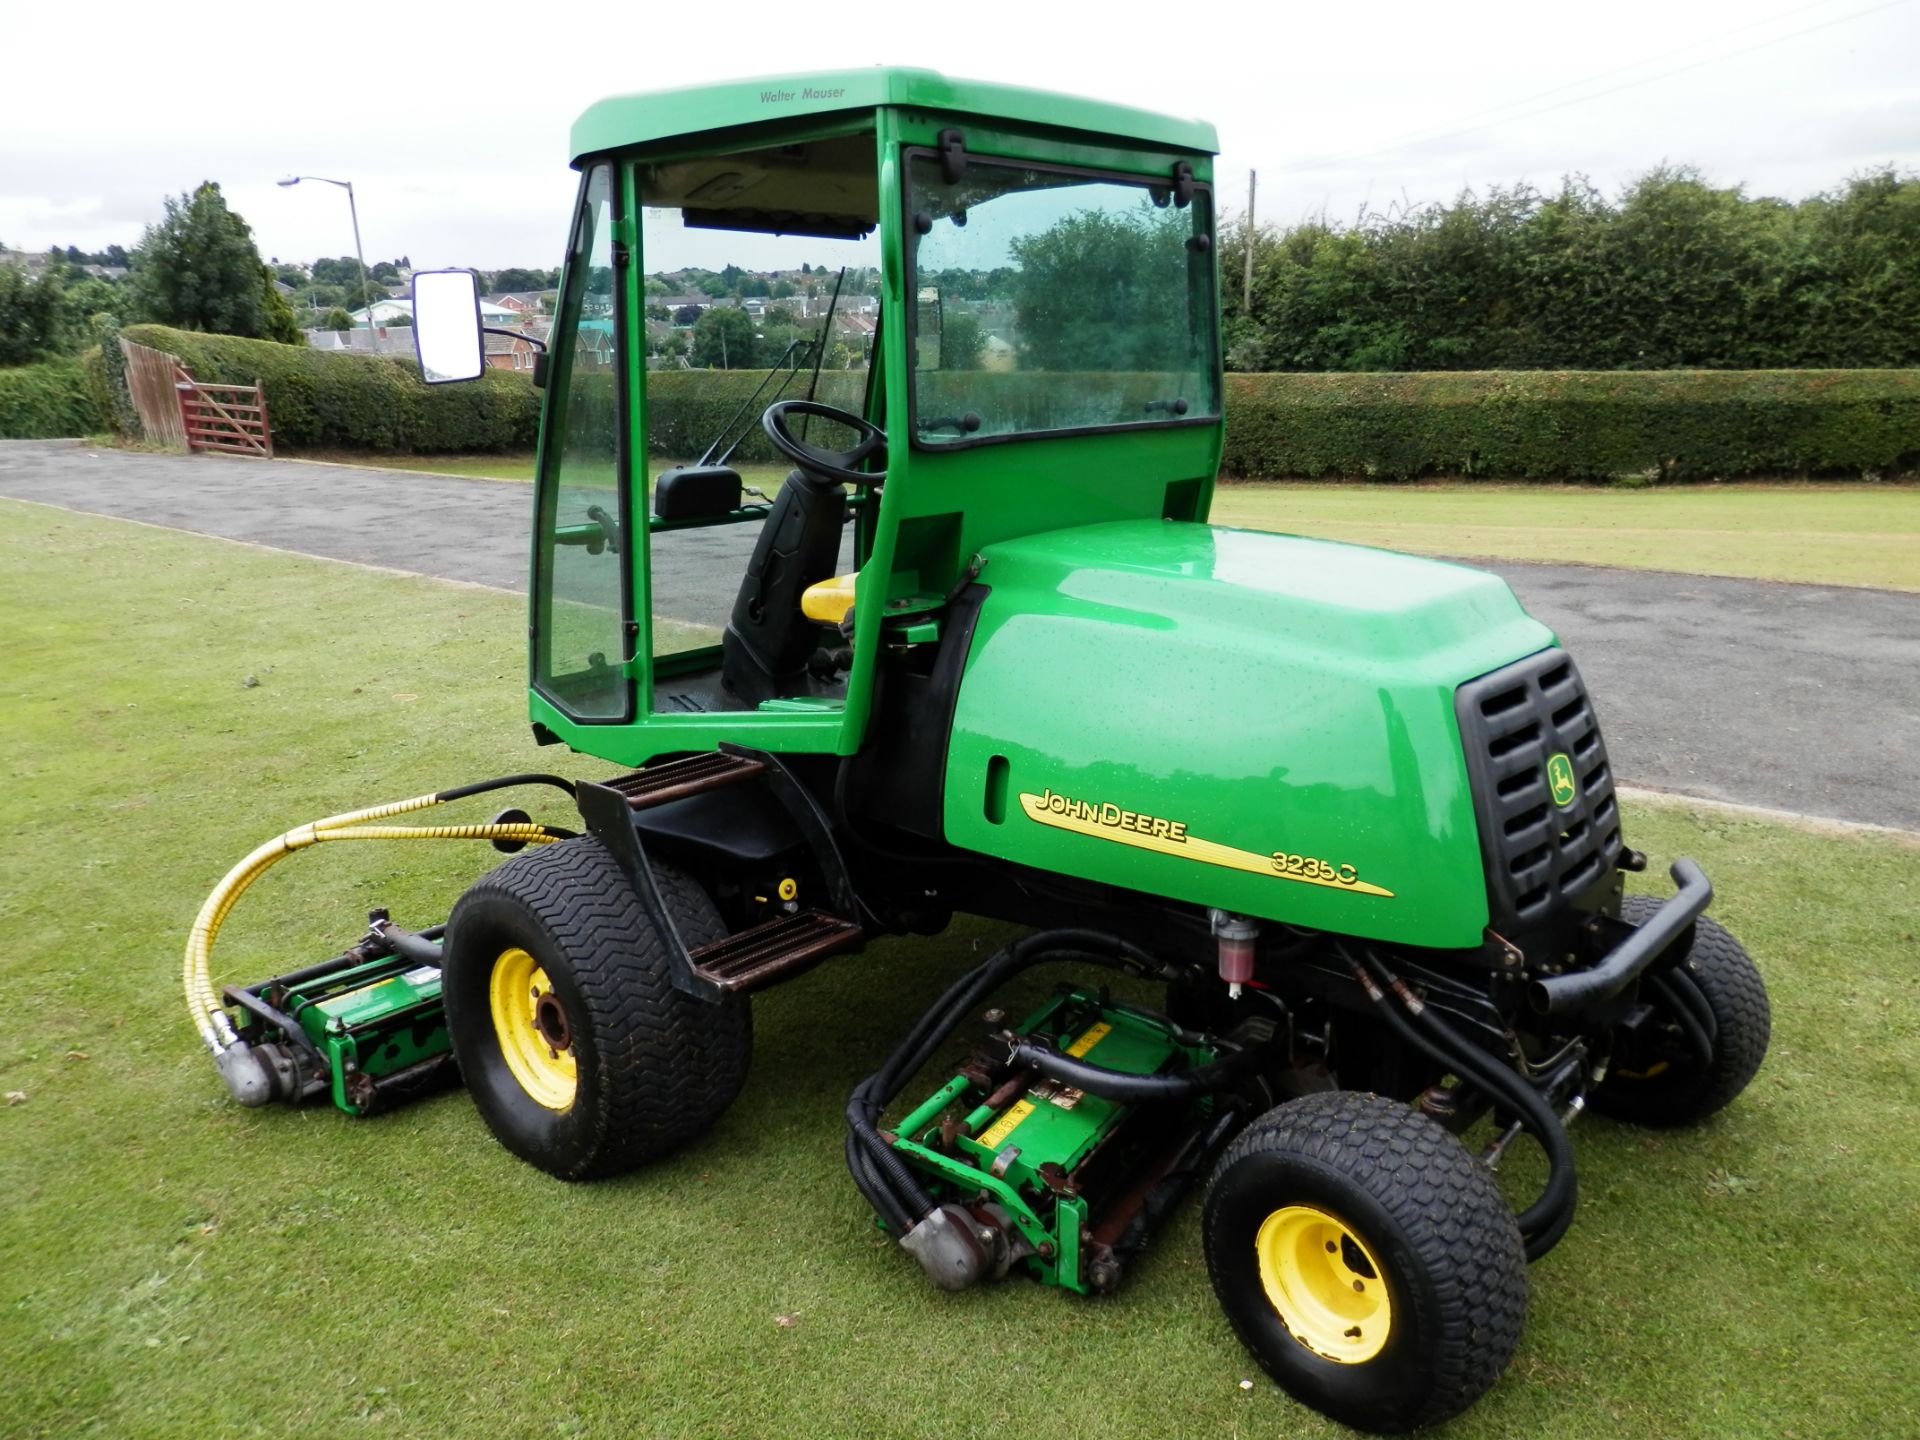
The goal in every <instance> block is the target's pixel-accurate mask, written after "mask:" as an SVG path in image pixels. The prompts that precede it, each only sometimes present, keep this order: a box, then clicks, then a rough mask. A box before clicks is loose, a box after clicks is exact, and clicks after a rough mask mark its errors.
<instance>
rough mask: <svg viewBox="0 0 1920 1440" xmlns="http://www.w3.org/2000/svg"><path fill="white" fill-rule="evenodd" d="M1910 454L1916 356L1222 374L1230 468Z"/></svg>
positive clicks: (1873, 472) (1509, 468)
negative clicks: (1875, 362)
mask: <svg viewBox="0 0 1920 1440" xmlns="http://www.w3.org/2000/svg"><path fill="white" fill-rule="evenodd" d="M1917 468H1920V371H1915V370H1737V371H1729V370H1637V371H1518V370H1489V371H1477V372H1460V373H1453V374H1448V373H1425V374H1405V375H1353V374H1343V375H1229V376H1228V377H1227V445H1226V455H1225V457H1224V460H1223V463H1222V466H1221V470H1222V473H1223V474H1225V475H1229V476H1235V477H1240V478H1246V479H1282V478H1295V479H1320V478H1340V479H1362V478H1364V479H1378V480H1408V479H1413V478H1416V477H1418V476H1423V475H1436V476H1459V477H1470V478H1476V479H1494V480H1506V479H1513V480H1606V479H1617V478H1622V477H1628V476H1637V477H1644V478H1646V479H1659V480H1727V479H1734V478H1737V477H1740V476H1849V477H1860V476H1868V477H1890V476H1895V475H1908V474H1912V473H1913V472H1914V471H1915V470H1916V469H1917Z"/></svg>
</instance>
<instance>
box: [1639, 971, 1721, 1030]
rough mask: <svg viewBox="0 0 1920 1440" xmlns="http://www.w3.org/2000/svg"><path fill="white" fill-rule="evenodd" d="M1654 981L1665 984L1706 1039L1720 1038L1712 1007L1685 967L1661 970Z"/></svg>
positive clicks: (1696, 981)
mask: <svg viewBox="0 0 1920 1440" xmlns="http://www.w3.org/2000/svg"><path fill="white" fill-rule="evenodd" d="M1654 978H1655V979H1656V980H1660V981H1663V982H1665V984H1666V985H1667V987H1668V988H1669V989H1670V990H1672V992H1673V998H1674V1000H1675V1001H1676V1002H1678V1003H1680V1004H1683V1005H1685V1006H1686V1007H1687V1008H1688V1009H1689V1010H1691V1011H1692V1012H1693V1018H1694V1019H1696V1020H1698V1021H1699V1022H1700V1028H1701V1029H1702V1030H1704V1031H1706V1032H1707V1039H1709V1040H1718V1039H1719V1038H1720V1022H1719V1021H1717V1020H1715V1019H1714V1017H1713V1006H1712V1005H1710V1004H1709V1003H1707V997H1706V994H1705V993H1704V992H1703V991H1702V990H1701V989H1700V982H1699V981H1698V980H1697V979H1695V978H1694V976H1693V974H1692V973H1691V972H1690V971H1688V970H1687V969H1686V968H1685V967H1683V966H1682V967H1676V968H1674V969H1672V970H1663V971H1661V972H1660V973H1659V974H1658V975H1657V976H1655V977H1654Z"/></svg>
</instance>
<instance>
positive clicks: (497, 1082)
mask: <svg viewBox="0 0 1920 1440" xmlns="http://www.w3.org/2000/svg"><path fill="white" fill-rule="evenodd" d="M653 870H654V878H655V880H656V881H657V883H658V885H659V889H660V898H661V899H662V900H663V901H664V902H665V904H666V906H667V909H668V911H669V913H670V914H671V915H672V916H673V920H674V924H675V925H676V926H677V927H678V928H679V931H680V938H681V940H682V941H683V942H684V943H685V944H686V945H687V946H688V947H693V946H698V945H702V944H705V943H707V942H708V941H711V940H716V939H718V938H720V937H721V936H722V935H724V934H725V933H726V927H725V925H724V924H723V923H722V922H721V919H720V916H719V914H718V913H717V912H716V911H715V910H714V908H713V902H712V901H711V900H710V899H709V898H708V897H707V894H706V892H705V891H704V890H702V889H701V887H700V885H699V884H698V882H696V881H695V880H694V879H693V878H692V877H691V876H689V875H687V874H686V873H685V872H683V871H681V870H679V869H677V868H675V867H674V866H672V865H669V864H666V863H664V862H662V861H658V860H656V861H654V866H653ZM511 947H518V948H520V949H524V950H526V951H527V952H528V953H529V954H530V955H532V956H533V957H534V959H535V960H536V961H538V962H539V964H540V965H541V966H542V967H543V968H544V969H545V971H546V973H547V977H548V980H549V982H550V984H551V986H552V989H553V994H554V996H555V998H556V999H558V1000H559V1001H560V1003H561V1005H562V1007H563V1009H564V1010H565V1012H566V1016H567V1020H568V1023H569V1028H570V1029H571V1032H572V1035H573V1040H574V1044H573V1054H574V1060H575V1066H576V1071H577V1077H578V1078H577V1086H576V1090H575V1094H574V1097H573V1102H572V1104H571V1105H569V1106H568V1107H567V1108H566V1109H565V1110H561V1111H555V1110H550V1109H548V1108H546V1107H545V1106H543V1105H541V1104H539V1103H538V1102H537V1101H535V1100H534V1099H533V1098H532V1097H531V1096H530V1095H529V1094H528V1093H527V1092H526V1090H525V1089H523V1088H522V1087H521V1085H520V1083H519V1082H518V1081H517V1080H516V1079H515V1078H514V1076H513V1074H512V1072H511V1071H510V1070H509V1068H508V1066H507V1063H506V1059H505V1057H504V1056H503V1055H502V1053H501V1048H500V1041H499V1037H498V1035H497V1034H496V1033H495V1030H494V1024H493V1017H492V1012H491V1008H490V1005H489V1000H488V982H489V978H490V976H491V973H492V968H493V965H494V963H495V960H496V959H497V958H498V957H499V956H500V955H501V953H502V952H503V951H504V950H506V949H508V948H511ZM442 993H443V996H444V998H445V1002H446V1011H447V1030H448V1033H449V1034H450V1035H451V1037H452V1040H453V1050H454V1055H455V1058H456V1059H457V1060H458V1061H459V1063H460V1071H461V1075H462V1077H463V1078H464V1080H465V1081H466V1085H467V1089H468V1091H469V1092H470V1093H471V1094H472V1096H473V1100H474V1104H475V1105H476V1106H477V1107H478V1108H479V1111H480V1114H481V1116H482V1117H483V1118H484V1119H485V1120H486V1122H487V1125H488V1127H489V1128H490V1129H491V1130H492V1131H493V1133H494V1136H495V1137H496V1138H497V1139H498V1140H499V1141H500V1143H501V1144H502V1145H504V1146H506V1147H507V1149H509V1150H511V1151H512V1152H513V1153H514V1154H516V1155H518V1156H519V1157H520V1158H521V1159H523V1160H525V1161H527V1162H528V1163H529V1164H532V1165H535V1166H538V1167H539V1168H540V1169H542V1170H545V1171H546V1172H547V1173H548V1174H550V1175H557V1176H559V1177H560V1178H561V1179H563V1180H591V1179H596V1178H599V1177H601V1176H606V1175H615V1174H619V1173H620V1172H622V1171H625V1170H630V1169H633V1168H634V1167H635V1166H638V1165H642V1164H645V1163H647V1162H649V1161H653V1160H657V1159H659V1158H661V1157H662V1156H665V1155H667V1154H670V1153H671V1152H672V1151H674V1150H676V1149H678V1148H679V1147H680V1146H683V1145H685V1144H687V1143H688V1142H689V1141H691V1140H693V1139H695V1138H696V1137H698V1136H699V1135H701V1134H703V1133H704V1132H705V1131H706V1130H707V1129H708V1128H709V1127H710V1126H711V1125H712V1124H713V1123H714V1121H715V1120H717V1119H718V1118H719V1117H720V1115H721V1113H722V1112H723V1111H725V1110H726V1108H727V1106H728V1105H729V1104H731V1103H732V1101H733V1099H734V1097H735V1096H736V1095H737V1094H739V1092H740V1087H741V1085H742V1083H743V1082H744V1081H745V1079H746V1074H747V1063H748V1059H749V1057H750V1055H751V1053H752V1048H753V1022H752V1014H751V1011H750V1010H749V1008H748V1005H747V1001H746V999H745V998H744V997H741V996H730V997H728V998H726V999H723V1000H721V1001H720V1002H718V1003H710V1002H708V1001H704V1000H698V999H695V998H694V997H692V996H690V995H688V994H686V993H684V992H683V991H680V990H677V989H675V988H674V986H673V984H672V981H671V979H670V978H669V970H668V963H667V950H666V943H665V941H664V940H663V937H661V936H660V935H659V934H658V933H657V932H656V931H655V928H654V926H653V925H652V923H651V922H650V921H649V920H648V919H647V915H646V912H645V911H644V910H643V909H642V907H641V904H640V902H639V900H638V899H637V898H636V897H635V896H634V893H633V889H632V886H631V885H630V884H629V883H628V881H627V878H626V876H625V874H624V872H622V870H621V869H620V866H619V863H618V862H617V861H616V860H615V859H614V858H613V855H612V854H611V853H610V852H609V851H608V850H607V848H606V847H605V846H604V845H602V844H601V843H600V842H599V841H598V840H596V839H594V838H592V837H591V836H582V837H580V838H579V839H575V840H564V841H561V842H559V843H558V844H553V845H547V846H542V847H541V848H539V849H537V850H531V851H528V852H527V853H526V854H523V855H520V856H518V857H516V858H515V859H513V860H511V861H509V862H508V863H507V864H505V865H502V866H500V867H499V868H498V869H497V870H494V871H492V872H491V873H490V874H488V875H485V876H483V877H482V878H481V879H480V880H479V881H478V882H477V883H476V884H475V885H474V886H473V887H472V888H471V889H470V890H468V891H467V893H466V894H465V895H463V896H461V898H460V900H459V902H458V903H457V904H456V905H455V906H454V908H453V914H452V916H451V917H450V918H449V920H448V922H447V940H446V966H445V975H444V980H443V992H442Z"/></svg>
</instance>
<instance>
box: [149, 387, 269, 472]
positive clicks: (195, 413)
mask: <svg viewBox="0 0 1920 1440" xmlns="http://www.w3.org/2000/svg"><path fill="white" fill-rule="evenodd" d="M174 388H175V389H176V390H178V391H179V393H180V420H181V424H182V426H183V427H184V429H185V430H186V434H187V447H188V448H189V449H191V450H218V451H220V452H222V453H223V454H227V455H259V456H263V457H265V458H266V459H268V460H271V459H272V458H273V429H272V427H271V426H269V425H268V424H267V397H266V396H265V395H264V394H262V393H261V390H260V387H259V386H258V385H210V384H207V383H206V382H204V381H200V380H180V381H178V382H177V383H176V384H175V387H174Z"/></svg>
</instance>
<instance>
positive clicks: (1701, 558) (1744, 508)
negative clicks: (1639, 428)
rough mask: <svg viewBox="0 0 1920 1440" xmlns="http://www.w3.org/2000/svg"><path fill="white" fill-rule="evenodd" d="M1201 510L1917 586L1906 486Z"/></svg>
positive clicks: (1282, 523) (1495, 546) (1508, 547)
mask: <svg viewBox="0 0 1920 1440" xmlns="http://www.w3.org/2000/svg"><path fill="white" fill-rule="evenodd" d="M1213 520H1214V523H1215V524H1218V525H1240V526H1245V527H1247V528H1249V529H1254V530H1283V531H1287V532H1289V533H1292V534H1296V535H1319V536H1325V537H1327V538H1329V539H1334V540H1351V541H1355V542H1357V543H1359V544H1362V545H1379V546H1384V547H1385V548H1387V549H1390V550H1411V551H1415V552H1417V553H1419V554H1425V555H1452V556H1464V557H1470V558H1474V559H1486V560H1541V561H1551V562H1555V563H1560V564H1576V565H1618V566H1624V567H1627V568H1630V569H1635V570H1677V571H1681V572H1683V573H1685V574H1689V575H1734V576H1741V577H1745V578H1749V579H1755V580H1797V581H1804V582H1809V583H1816V584H1823V585H1871V586H1876V587H1879V588H1883V589H1889V590H1920V487H1916V486H1911V485H1872V486H1843V485H1792V484H1779V485H1675V486H1662V487H1655V488H1646V489H1628V488H1603V487H1594V486H1575V485H1320V484H1314V485H1281V484H1266V483H1247V484H1233V485H1222V486H1220V487H1219V489H1218V490H1217V491H1216V492H1215V494H1214V502H1213Z"/></svg>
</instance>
